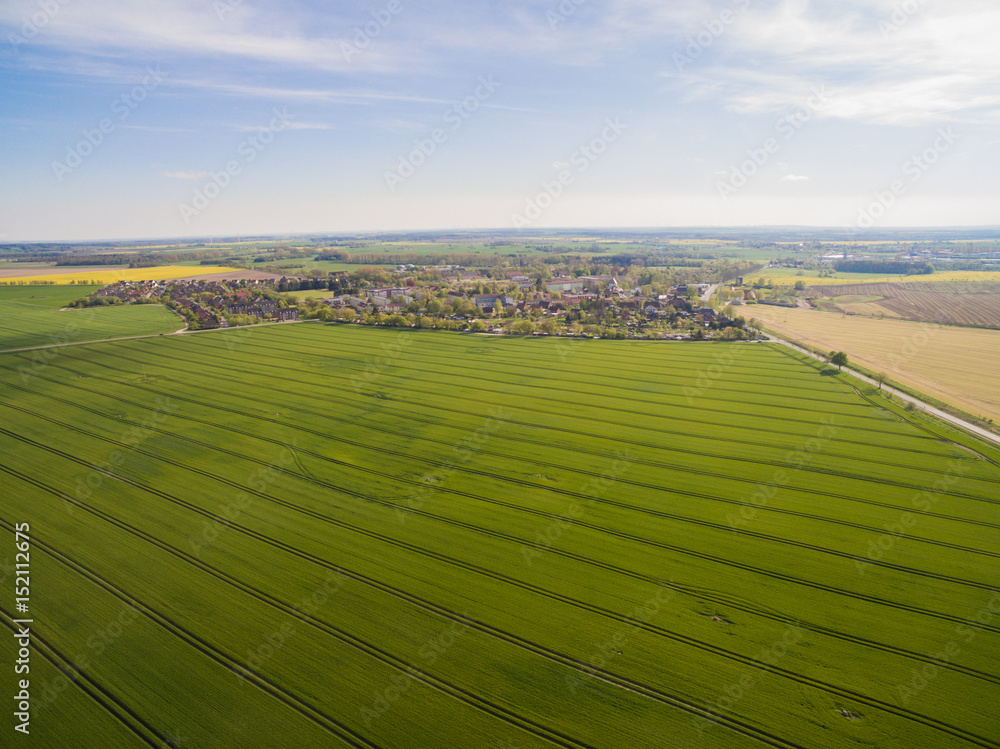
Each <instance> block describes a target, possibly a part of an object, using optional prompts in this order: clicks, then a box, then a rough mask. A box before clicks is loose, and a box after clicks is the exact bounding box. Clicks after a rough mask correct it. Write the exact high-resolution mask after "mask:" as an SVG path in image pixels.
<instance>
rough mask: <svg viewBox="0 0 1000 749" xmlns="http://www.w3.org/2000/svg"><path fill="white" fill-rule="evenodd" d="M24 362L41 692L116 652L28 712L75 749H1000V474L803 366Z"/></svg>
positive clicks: (195, 343)
mask: <svg viewBox="0 0 1000 749" xmlns="http://www.w3.org/2000/svg"><path fill="white" fill-rule="evenodd" d="M30 363H31V358H30V356H29V355H27V354H5V355H3V356H0V383H3V385H2V388H3V389H2V392H3V394H4V397H3V398H2V400H0V450H2V451H3V452H2V454H3V456H4V458H3V461H2V462H0V470H2V471H3V473H4V476H3V480H4V482H5V487H6V489H7V491H6V492H5V503H4V506H3V508H2V509H0V519H2V521H3V522H4V523H6V524H7V525H8V526H11V525H13V524H14V523H19V522H30V523H31V525H32V531H33V537H34V540H33V547H32V552H33V553H32V564H33V565H35V569H34V570H33V573H34V574H33V581H35V582H34V585H33V588H32V606H33V609H32V614H33V615H34V616H35V618H36V622H42V623H44V625H43V626H42V627H39V630H40V631H42V632H43V634H44V637H45V638H46V642H48V643H50V644H51V647H52V652H45V653H43V652H36V653H35V654H34V656H33V657H34V658H35V659H36V660H37V661H38V663H39V666H38V667H39V676H38V679H39V682H38V685H37V687H34V688H35V689H37V690H38V691H37V694H38V695H41V693H42V688H43V687H44V686H45V682H46V681H48V680H49V679H50V678H51V675H52V674H54V673H55V672H54V671H53V669H54V668H55V667H56V666H58V665H64V664H63V663H62V661H61V659H63V660H65V659H69V660H72V659H73V657H74V656H75V655H76V654H78V653H86V654H88V655H90V656H91V658H90V661H91V662H90V664H89V665H88V666H87V667H86V668H84V669H81V676H80V678H79V679H78V680H77V682H78V683H77V682H74V684H73V686H72V688H70V689H67V690H66V691H65V692H64V693H62V694H61V695H60V696H59V697H58V698H57V699H56V701H55V702H53V703H52V704H51V705H46V706H45V707H44V709H43V710H42V712H40V713H39V715H38V716H37V721H38V723H39V724H42V723H45V722H46V721H49V722H50V724H51V723H54V722H55V721H56V719H57V718H58V719H59V720H60V721H62V720H64V719H69V718H70V717H72V718H73V720H74V723H73V726H74V730H75V731H76V733H75V734H74V736H75V739H74V740H75V741H76V742H77V745H79V746H82V747H85V748H89V747H91V746H93V747H97V746H102V747H103V746H116V747H118V746H123V747H124V746H133V745H134V746H149V745H153V746H160V745H163V744H166V745H169V739H170V736H173V735H174V734H175V732H176V733H179V734H181V735H182V736H183V737H184V744H183V746H185V747H190V748H191V749H194V748H196V747H215V746H267V747H303V746H339V745H341V744H342V743H348V744H349V745H353V746H378V747H421V748H424V747H455V746H460V747H477V746H483V747H489V746H515V747H543V746H567V747H584V746H590V747H619V746H620V747H663V746H712V747H756V746H786V747H813V746H822V747H832V748H834V749H836V748H838V747H845V748H846V747H913V746H933V747H967V746H996V745H997V744H998V735H1000V718H998V717H997V714H996V711H995V705H996V701H997V699H998V697H1000V663H998V661H997V659H996V657H995V653H996V652H997V648H998V646H1000V626H998V625H1000V619H997V618H996V617H995V616H993V617H992V618H990V619H989V620H988V621H987V622H986V623H984V624H981V625H978V626H976V627H975V628H972V627H969V626H967V622H966V619H968V618H970V617H971V618H975V617H976V615H977V614H979V613H980V612H983V611H986V612H987V613H989V609H988V606H989V604H990V602H991V600H992V602H993V605H994V607H995V608H998V609H1000V606H997V604H998V602H1000V599H995V598H992V597H993V593H992V590H993V589H996V587H997V585H998V584H1000V580H998V575H997V572H996V570H997V565H996V560H997V558H998V557H1000V543H998V540H997V528H998V524H997V521H996V511H995V510H996V504H997V497H998V488H1000V470H998V469H997V468H996V466H995V465H994V464H992V463H990V462H987V461H986V460H983V459H982V458H980V457H978V456H977V455H976V454H975V453H974V452H970V449H971V450H975V451H978V452H979V453H980V454H981V455H983V456H985V457H988V458H990V459H991V460H994V461H998V460H1000V451H997V450H993V449H991V448H989V447H986V446H983V445H980V444H979V443H977V442H975V441H973V440H971V439H968V440H966V441H965V444H966V447H967V448H970V449H966V448H964V447H961V446H959V445H956V444H954V443H953V442H952V441H950V440H951V437H950V433H949V432H948V431H947V430H945V431H940V432H935V431H934V430H931V431H928V429H927V428H926V427H925V426H924V425H923V424H922V423H915V422H913V421H911V420H910V419H909V416H908V415H907V414H906V413H905V412H903V411H902V410H901V409H899V408H897V407H895V406H892V405H888V404H884V403H881V402H879V401H878V399H875V398H873V397H872V392H869V391H868V390H865V391H862V392H861V393H859V392H857V391H856V390H855V387H854V386H855V385H856V383H854V382H852V381H851V380H849V379H847V376H846V375H841V374H836V373H831V370H829V369H826V368H823V367H822V366H820V365H819V364H818V363H815V364H814V363H812V362H811V361H809V360H807V358H806V357H802V356H798V355H795V354H794V353H792V352H790V351H788V350H787V349H785V348H784V347H778V346H771V345H761V344H733V345H729V346H724V345H713V344H657V343H646V342H629V343H626V342H614V341H589V340H588V341H580V342H567V341H564V340H556V339H503V338H493V337H484V336H472V335H450V334H440V333H427V334H424V333H418V332H413V331H404V332H397V331H386V330H381V329H377V328H364V327H361V326H348V325H318V324H310V325H296V326H277V327H264V328H256V329H243V330H233V331H224V332H218V333H206V334H202V335H194V336H184V337H177V336H174V337H164V338H158V337H156V338H149V339H140V340H131V341H117V342H107V343H97V344H93V345H88V346H79V347H70V348H66V349H62V350H61V353H60V355H59V357H57V358H54V359H52V360H51V361H50V362H48V363H47V364H46V366H45V367H42V368H38V369H36V370H33V371H31V373H30V374H29V375H28V376H25V373H24V370H23V367H25V366H26V365H30ZM871 390H873V389H871ZM951 476H960V478H959V479H957V481H955V482H954V483H952V484H949V485H947V486H946V490H945V492H943V493H940V494H933V493H932V494H931V495H929V496H930V497H931V499H932V500H933V501H932V502H930V503H929V504H928V506H927V507H923V506H922V505H919V503H918V506H916V507H915V506H914V500H915V498H917V499H919V498H920V496H921V494H920V493H921V491H922V490H923V489H925V488H927V487H932V486H933V485H934V483H935V482H936V481H942V480H943V479H944V477H951ZM761 487H770V488H769V489H766V490H765V489H761ZM755 492H756V493H757V497H758V499H757V500H756V501H755V500H753V497H754V495H755ZM904 513H909V515H904ZM904 517H905V518H908V519H909V520H912V522H908V525H907V529H906V532H905V534H903V535H902V536H897V537H888V536H885V533H886V531H885V526H887V525H888V526H890V527H892V525H893V524H894V523H899V522H901V519H902V518H904ZM734 531H738V532H734ZM883 539H888V540H887V541H883V545H884V546H888V548H887V549H883V550H882V555H881V558H878V559H872V558H869V557H868V556H867V551H868V549H869V546H868V542H869V541H871V542H873V543H876V544H877V543H878V542H879V541H880V540H883ZM875 548H878V546H876V547H875ZM855 557H860V558H861V559H860V561H859V560H858V559H855ZM317 593H319V594H321V595H315V594H317ZM657 594H659V598H657V597H656V596H657ZM649 602H652V603H649ZM647 603H648V607H647V608H646V609H645V610H644V611H645V613H641V612H642V611H643V609H642V607H643V606H644V605H646V604H647ZM654 603H655V605H654ZM9 605H10V603H9V599H8V601H5V602H4V603H3V604H2V606H3V610H4V611H8V610H9V609H8V608H7V607H8V606H9ZM125 606H132V607H135V609H136V613H135V614H134V617H133V619H134V620H133V621H131V622H130V623H129V624H128V626H126V627H123V628H122V630H121V632H120V634H119V635H118V636H115V637H113V638H110V641H109V642H107V643H104V647H103V649H102V652H100V654H98V653H97V649H98V648H97V647H92V646H91V645H90V644H88V643H97V644H98V645H100V644H102V643H103V640H104V639H109V638H108V637H107V632H108V631H109V630H108V627H109V623H111V622H112V621H113V619H114V617H116V616H118V615H119V614H120V612H122V611H123V610H124V611H128V609H123V607H125ZM713 617H715V618H717V619H718V620H717V621H716V620H714V619H713ZM792 626H794V627H796V628H797V629H790V627H792ZM100 633H104V635H103V639H102V635H100ZM95 637H97V639H96V640H95V639H94V638H95ZM949 644H953V647H952V649H951V651H952V653H953V654H952V656H950V659H949V660H950V662H949V663H948V664H946V665H939V666H938V667H936V670H934V671H933V676H932V678H931V679H930V680H929V681H928V682H927V684H926V687H925V688H924V689H923V690H921V691H919V692H918V693H916V694H913V695H911V696H910V697H909V698H908V699H906V700H905V701H904V700H903V699H902V697H901V693H900V691H899V690H898V688H897V687H898V685H899V684H901V683H902V684H909V683H910V681H911V679H912V671H913V669H918V670H919V669H923V668H927V669H928V671H929V672H930V666H931V665H932V664H930V663H928V658H929V656H928V654H934V653H937V652H939V651H942V650H943V649H945V648H946V647H948V646H949ZM956 648H957V652H955V649H956ZM766 654H770V655H766ZM43 669H47V670H43ZM237 673H239V674H242V675H243V676H244V677H245V678H240V677H238V676H237V675H236V674H237ZM595 673H596V675H597V676H598V677H599V678H591V677H592V675H594V674H595ZM87 690H90V691H87ZM98 694H99V695H103V696H104V697H103V702H99V701H98V699H97V697H96V695H98ZM88 700H89V701H90V702H89V709H88ZM383 708H384V709H383ZM841 708H843V709H846V710H849V711H851V713H853V714H854V715H856V716H858V718H859V719H858V720H850V719H847V718H845V717H843V716H842V715H840V714H839V713H838V712H837V710H838V709H841ZM706 714H708V715H710V717H712V722H706V721H704V720H702V719H701V718H700V717H699V716H703V715H706ZM91 727H92V729H93V730H91ZM48 735H49V736H52V734H51V732H50V734H48ZM498 742H499V743H498ZM36 745H37V746H46V747H47V746H53V747H55V746H61V745H63V744H60V743H59V740H58V739H56V738H48V739H46V743H40V744H36Z"/></svg>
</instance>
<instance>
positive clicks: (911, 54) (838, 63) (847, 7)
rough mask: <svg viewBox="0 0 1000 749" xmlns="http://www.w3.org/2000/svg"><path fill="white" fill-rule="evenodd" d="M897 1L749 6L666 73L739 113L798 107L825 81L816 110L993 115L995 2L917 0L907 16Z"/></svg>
mask: <svg viewBox="0 0 1000 749" xmlns="http://www.w3.org/2000/svg"><path fill="white" fill-rule="evenodd" d="M900 7H901V6H899V5H898V4H894V3H891V2H885V1H884V0H877V2H865V3H862V2H860V0H845V2H844V3H843V4H842V5H840V6H838V10H837V11H836V12H835V13H834V12H831V11H830V10H829V8H828V7H826V6H825V5H824V4H819V3H809V2H806V1H805V0H779V1H778V2H774V3H771V4H770V5H766V6H762V7H754V8H752V9H750V10H748V11H746V13H745V15H744V16H743V17H742V18H741V19H739V21H738V23H739V28H738V33H736V29H735V28H734V29H733V31H732V32H726V33H724V34H722V35H721V36H720V38H719V39H718V40H717V42H716V45H717V47H714V48H713V49H712V52H713V53H715V54H714V56H713V57H712V59H711V60H710V61H709V60H708V59H705V60H703V62H704V65H702V66H700V67H699V66H694V67H693V68H692V69H691V70H690V71H689V73H690V74H689V75H685V76H681V77H678V76H677V75H675V74H671V76H670V80H671V81H672V82H673V83H674V84H677V85H686V86H688V88H689V91H690V93H691V94H692V95H693V96H698V97H704V98H716V99H721V100H722V101H723V102H725V104H726V105H727V106H728V107H729V108H731V109H733V110H735V111H738V112H741V113H747V114H754V113H772V112H777V111H788V110H791V109H795V108H797V107H801V106H804V105H805V104H806V100H807V99H808V97H809V95H810V91H811V89H813V88H814V87H825V88H826V89H827V91H828V97H827V98H828V101H827V102H825V103H824V104H823V106H822V107H821V108H819V109H818V110H817V114H818V116H819V117H828V118H837V119H843V120H851V121H857V122H863V123H867V124H878V125H892V126H914V125H924V124H930V123H940V122H942V121H949V122H959V121H967V122H979V123H984V122H993V123H996V122H1000V115H998V113H997V108H998V107H1000V47H998V46H997V45H996V43H995V40H996V39H997V38H1000V7H997V6H995V5H990V6H983V5H982V4H981V3H976V2H972V1H971V0H951V2H948V3H945V2H941V1H939V0H926V2H924V3H922V4H921V7H920V10H919V12H917V13H913V14H906V13H905V12H902V11H900V10H899V8H900ZM706 57H708V55H707V54H706ZM751 59H752V60H753V61H754V64H753V66H748V65H746V61H747V60H751Z"/></svg>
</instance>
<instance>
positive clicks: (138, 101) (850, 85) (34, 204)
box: [0, 0, 1000, 242]
mask: <svg viewBox="0 0 1000 749" xmlns="http://www.w3.org/2000/svg"><path fill="white" fill-rule="evenodd" d="M997 39H1000V5H997V4H995V3H984V2H981V0H864V1H861V0H830V1H826V2H810V1H809V0H721V1H715V0H676V1H674V2H665V1H663V0H552V1H551V2H549V1H545V0H541V1H539V2H522V1H521V0H511V1H509V2H508V1H507V0H504V1H502V2H501V0H463V2H457V1H456V2H445V1H443V0H442V1H438V0H421V1H419V2H418V1H417V0H375V1H374V2H336V1H333V2H311V1H310V0H286V1H284V2H278V1H277V0H143V2H141V3H135V2H132V1H131V0H3V2H0V242H19V241H82V240H97V239H140V238H167V237H170V238H172V237H195V236H197V237H205V236H221V235H251V234H252V235H258V234H291V233H310V232H331V233H338V232H344V233H348V232H373V231H397V230H400V231H402V230H420V229H490V228H492V229H511V228H520V229H523V230H525V231H529V232H530V230H531V229H533V228H534V229H540V230H541V229H551V228H555V227H593V228H599V227H679V226H762V225H799V226H804V225H815V226H827V227H844V228H845V230H846V231H853V230H857V229H864V228H869V227H889V226H968V225H1000V212H998V205H1000V203H998V200H997V199H998V197H1000V196H998V194H997V193H998V184H1000V180H998V179H997V174H998V169H1000V128H998V125H1000V45H997V43H996V40H997Z"/></svg>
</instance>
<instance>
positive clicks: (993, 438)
mask: <svg viewBox="0 0 1000 749" xmlns="http://www.w3.org/2000/svg"><path fill="white" fill-rule="evenodd" d="M769 340H771V341H774V342H775V343H780V344H782V345H784V346H788V347H789V348H791V349H794V350H795V351H798V352H800V353H803V354H806V355H807V356H811V357H812V358H814V359H816V360H817V361H825V359H823V357H821V356H817V355H816V354H814V353H812V352H811V351H807V350H806V349H804V348H802V347H801V346H796V345H795V344H794V343H790V342H788V341H784V340H782V339H781V338H774V337H771V338H769ZM844 371H846V372H848V373H849V374H852V375H854V376H855V377H857V378H858V379H859V380H863V381H865V382H867V383H868V384H869V385H876V386H877V385H878V383H877V382H876V381H875V380H873V379H872V378H871V377H866V376H865V375H863V374H861V373H860V372H855V371H854V370H853V369H851V368H850V367H848V369H846V370H844ZM882 389H883V390H885V391H886V392H887V393H890V394H891V395H894V396H896V397H898V398H899V399H900V400H902V401H904V402H906V403H912V404H913V405H915V406H917V408H920V409H921V410H923V411H925V412H926V413H929V414H931V415H933V416H936V417H938V418H939V419H941V420H943V421H947V422H948V423H949V424H952V425H953V426H957V427H959V428H961V429H965V430H966V431H968V432H972V433H973V434H974V435H976V436H977V437H982V438H983V439H985V440H989V441H990V442H993V443H994V444H997V445H1000V435H996V434H993V433H992V432H987V431H986V430H985V429H980V428H979V427H977V426H976V425H975V424H970V423H969V422H967V421H964V420H962V419H960V418H958V417H957V416H952V415H951V414H950V413H946V412H945V411H942V410H941V409H939V408H934V406H931V405H928V404H927V403H924V402H923V401H922V400H919V399H917V398H914V397H913V396H912V395H907V394H906V393H903V392H900V391H899V390H896V389H895V388H891V387H889V386H888V385H883V386H882Z"/></svg>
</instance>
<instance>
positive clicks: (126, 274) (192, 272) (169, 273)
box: [2, 265, 240, 286]
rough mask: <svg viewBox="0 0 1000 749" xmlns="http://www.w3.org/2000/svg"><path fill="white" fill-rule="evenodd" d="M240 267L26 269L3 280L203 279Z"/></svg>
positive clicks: (181, 266) (8, 281) (60, 281)
mask: <svg viewBox="0 0 1000 749" xmlns="http://www.w3.org/2000/svg"><path fill="white" fill-rule="evenodd" d="M239 270H240V269H239V268H228V267H226V266H221V265H220V266H215V265H197V266H189V265H158V266H155V267H152V268H126V267H124V266H110V265H109V266H104V267H101V268H87V269H84V270H79V269H77V270H73V271H68V270H63V269H62V268H56V267H49V268H45V269H42V268H25V269H24V270H23V271H21V272H4V274H3V279H2V280H3V281H5V282H7V283H10V282H11V281H24V282H26V283H38V282H39V281H45V282H46V283H54V284H69V283H74V284H91V283H93V284H99V285H102V286H107V285H108V284H113V283H118V282H119V281H169V280H173V279H183V278H199V277H201V276H208V275H212V274H216V273H228V272H230V271H235V272H238V271H239Z"/></svg>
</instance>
